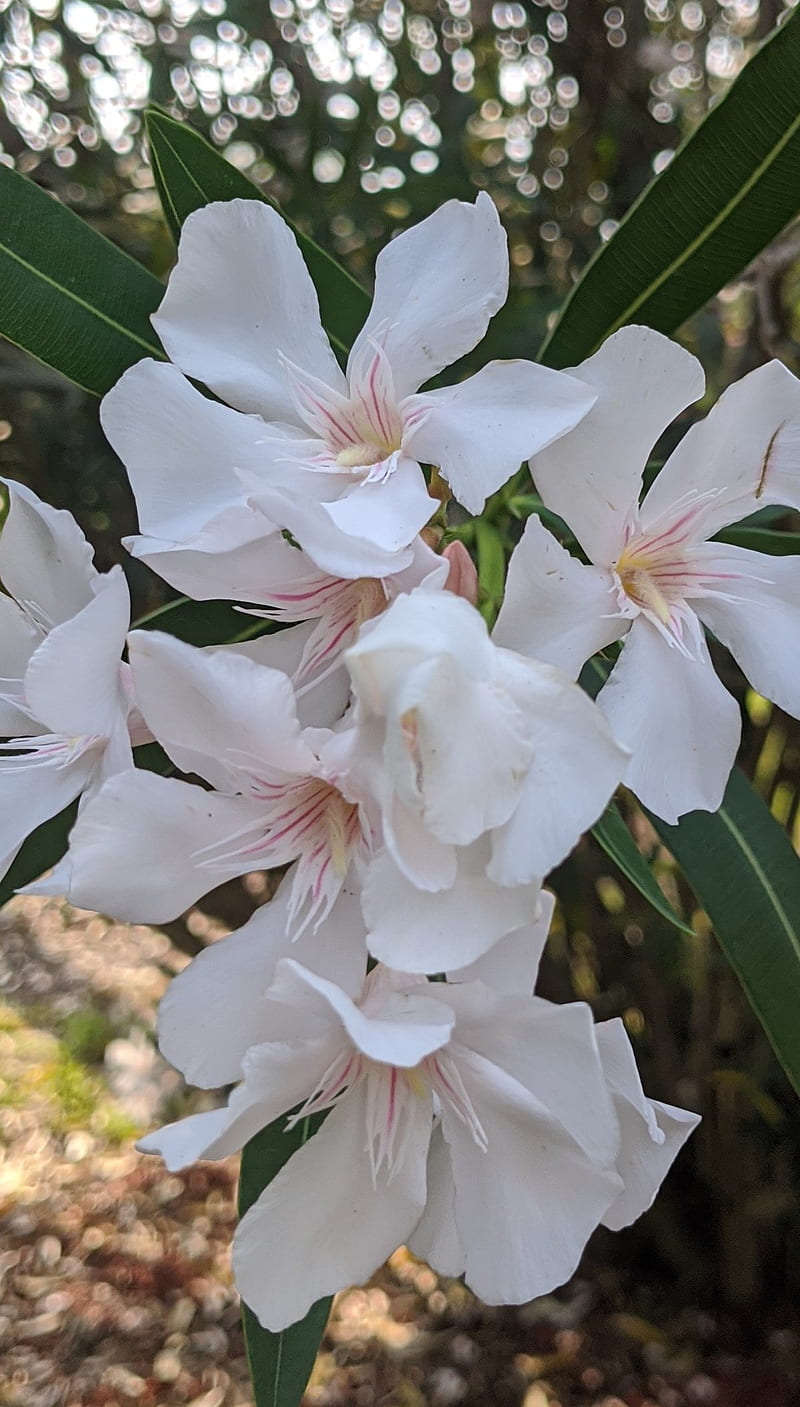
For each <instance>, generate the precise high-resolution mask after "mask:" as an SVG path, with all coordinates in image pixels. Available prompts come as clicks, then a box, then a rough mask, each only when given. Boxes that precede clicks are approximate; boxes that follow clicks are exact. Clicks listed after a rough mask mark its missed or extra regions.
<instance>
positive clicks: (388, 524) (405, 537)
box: [302, 456, 438, 576]
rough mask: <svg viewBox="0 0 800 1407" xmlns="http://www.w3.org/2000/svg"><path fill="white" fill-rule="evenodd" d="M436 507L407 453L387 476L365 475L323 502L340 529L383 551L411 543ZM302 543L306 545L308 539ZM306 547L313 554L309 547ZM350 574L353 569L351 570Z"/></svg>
mask: <svg viewBox="0 0 800 1407" xmlns="http://www.w3.org/2000/svg"><path fill="white" fill-rule="evenodd" d="M437 507H438V504H437V501H436V499H433V498H430V497H429V495H428V490H427V488H426V486H425V479H424V477H423V474H422V470H421V469H420V467H419V465H418V464H417V463H415V461H414V460H413V459H409V458H408V457H406V456H401V457H400V459H399V461H398V464H397V467H396V468H395V469H393V470H392V472H391V474H390V475H389V477H388V479H385V480H383V481H379V480H370V479H365V480H364V481H363V482H362V483H359V484H356V485H355V486H354V487H353V488H352V489H351V491H350V492H349V493H347V494H345V495H344V496H343V497H342V498H337V499H334V500H333V501H332V502H330V503H325V504H323V508H324V510H325V512H326V513H327V514H328V517H329V518H330V520H331V522H332V523H333V525H334V526H335V527H336V528H337V529H338V530H339V532H341V533H345V534H346V535H347V536H348V537H354V538H356V539H359V538H363V539H364V541H366V542H370V543H374V544H375V545H376V547H379V548H381V549H382V551H384V552H399V551H401V549H403V548H409V547H411V545H412V543H413V542H414V539H415V538H416V536H417V533H418V532H419V531H420V529H421V528H424V526H425V524H426V523H427V521H428V519H429V518H430V517H432V515H433V514H434V513H435V512H436V509H437ZM302 545H303V546H304V547H305V546H306V543H305V541H303V543H302ZM306 550H307V551H308V552H309V555H311V556H313V555H314V554H313V552H312V551H311V549H310V548H308V547H306ZM331 575H334V576H335V575H339V573H335V572H332V573H331ZM347 575H348V576H353V575H354V573H353V572H352V570H351V571H349V572H348V573H347Z"/></svg>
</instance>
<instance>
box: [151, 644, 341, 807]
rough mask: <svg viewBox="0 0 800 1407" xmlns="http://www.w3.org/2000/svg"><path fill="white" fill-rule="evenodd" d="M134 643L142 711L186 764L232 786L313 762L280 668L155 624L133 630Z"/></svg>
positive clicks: (222, 786)
mask: <svg viewBox="0 0 800 1407" xmlns="http://www.w3.org/2000/svg"><path fill="white" fill-rule="evenodd" d="M129 651H130V661H131V668H132V670H133V678H134V685H135V689H136V698H137V702H138V705H139V708H140V709H141V711H142V715H143V716H144V718H145V721H146V722H147V724H148V725H149V727H150V728H152V730H153V732H154V734H155V736H156V737H157V738H158V740H159V742H161V743H162V744H163V746H164V747H165V749H166V751H167V752H168V753H169V755H170V757H171V758H172V759H173V761H174V762H175V763H176V765H177V766H178V767H179V768H180V769H181V771H182V772H186V773H192V772H196V773H198V775H199V776H201V777H205V779H206V781H209V782H211V784H212V786H215V787H217V788H218V789H219V790H220V791H223V792H228V793H231V792H237V791H242V790H244V789H245V787H246V784H247V781H248V779H249V778H251V777H252V778H254V779H255V778H257V777H259V776H261V775H264V774H266V773H269V772H271V771H273V770H275V771H278V772H280V773H281V774H287V773H288V774H291V773H306V772H313V771H314V770H315V766H316V759H315V757H314V754H313V753H312V751H311V749H310V748H309V747H308V746H307V744H306V743H305V742H304V741H303V739H302V736H301V732H300V724H299V722H298V718H297V707H296V703H295V696H294V690H293V689H292V686H291V684H290V682H289V680H288V678H287V676H286V675H285V674H284V673H283V672H282V671H281V670H279V669H268V668H267V667H266V666H265V665H259V664H254V663H253V661H252V660H249V659H247V658H246V657H245V656H244V655H241V654H237V653H236V651H234V650H225V649H211V650H202V649H198V648H197V647H196V646H194V645H187V644H185V643H184V641H182V640H177V639H176V638H175V637H174V636H172V635H164V634H162V633H161V632H160V631H156V630H135V631H133V632H132V634H131V635H130V637H129Z"/></svg>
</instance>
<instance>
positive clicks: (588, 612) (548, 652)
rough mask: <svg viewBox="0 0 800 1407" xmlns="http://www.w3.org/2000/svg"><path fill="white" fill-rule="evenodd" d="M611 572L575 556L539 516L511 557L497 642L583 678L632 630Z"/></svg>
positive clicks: (531, 521)
mask: <svg viewBox="0 0 800 1407" xmlns="http://www.w3.org/2000/svg"><path fill="white" fill-rule="evenodd" d="M628 624H629V623H628V621H627V620H624V619H623V618H622V617H621V616H620V614H619V606H618V603H617V590H616V589H615V586H614V581H613V577H612V574H611V572H610V571H609V570H608V569H607V568H606V567H591V566H586V565H584V563H583V562H579V561H578V560H577V558H576V557H572V556H571V555H570V553H569V552H567V550H566V548H564V547H562V546H561V543H560V542H559V541H558V539H557V538H555V537H554V536H553V534H552V533H551V532H548V530H547V528H546V527H544V525H543V523H542V522H541V520H540V519H539V518H537V517H536V516H535V515H534V516H531V517H530V518H529V519H528V521H527V523H526V525H525V531H524V533H523V534H522V537H521V538H520V540H519V542H518V543H517V546H516V547H515V548H514V551H513V552H512V554H511V560H510V562H509V564H508V575H507V577H506V594H505V597H504V600H503V604H502V606H501V607H500V613H499V615H498V617H497V621H496V623H495V627H494V630H493V631H492V639H493V640H494V642H495V644H496V645H502V646H504V647H505V648H506V649H510V650H519V651H520V653H521V654H523V655H527V656H528V658H529V659H536V660H541V661H542V663H543V664H552V665H556V666H557V668H558V669H563V671H564V673H565V674H567V675H569V677H570V679H577V677H578V674H579V673H580V671H581V668H582V667H583V665H584V664H585V662H586V660H588V659H589V658H590V656H591V655H593V654H595V653H596V652H597V651H598V650H604V649H605V648H606V646H607V645H610V644H612V643H613V642H614V641H615V640H618V639H619V637H620V635H622V634H624V632H625V631H626V630H627V629H628Z"/></svg>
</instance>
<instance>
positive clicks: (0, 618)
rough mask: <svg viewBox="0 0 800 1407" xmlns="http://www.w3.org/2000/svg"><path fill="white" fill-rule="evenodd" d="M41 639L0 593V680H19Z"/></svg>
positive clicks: (10, 602) (18, 609) (23, 614)
mask: <svg viewBox="0 0 800 1407" xmlns="http://www.w3.org/2000/svg"><path fill="white" fill-rule="evenodd" d="M0 541H2V539H0ZM41 639H42V637H41V634H40V632H39V631H38V630H37V629H36V628H35V627H34V625H33V624H32V623H31V620H30V617H29V616H27V615H26V614H25V612H24V611H23V610H22V609H21V608H20V607H19V606H18V605H17V603H16V601H12V599H11V597H10V596H6V595H5V594H4V593H3V592H0V680H4V681H5V680H11V679H18V680H21V679H22V677H23V675H24V673H25V670H26V669H27V667H28V661H29V659H30V657H31V655H32V654H33V652H34V650H35V649H36V646H37V645H38V644H40V642H41ZM0 687H1V686H0Z"/></svg>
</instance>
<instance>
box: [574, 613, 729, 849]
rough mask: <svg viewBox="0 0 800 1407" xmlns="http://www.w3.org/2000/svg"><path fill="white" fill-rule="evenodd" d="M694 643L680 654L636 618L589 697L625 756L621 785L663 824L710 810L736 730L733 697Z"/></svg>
mask: <svg viewBox="0 0 800 1407" xmlns="http://www.w3.org/2000/svg"><path fill="white" fill-rule="evenodd" d="M698 641H699V647H700V650H701V654H700V657H699V658H697V659H691V658H688V657H687V656H686V655H684V654H682V653H681V651H680V650H676V649H672V648H671V647H670V646H669V645H668V644H667V642H666V640H665V639H664V637H663V635H661V634H660V632H659V631H658V630H656V629H655V628H654V627H653V626H652V625H651V624H650V622H649V621H648V620H645V619H644V618H643V617H639V618H638V619H637V620H635V621H634V623H633V625H632V627H631V629H630V631H629V633H628V635H627V636H626V639H625V644H624V646H623V648H622V653H621V655H620V657H619V659H618V660H617V663H616V664H615V665H614V668H613V670H612V671H611V674H610V676H609V679H608V682H607V683H606V684H605V685H604V687H603V688H602V689H601V691H600V693H599V695H598V698H597V703H598V706H599V707H600V709H601V710H602V712H603V714H604V715H605V717H606V718H607V719H608V722H609V724H610V725H611V730H612V732H613V733H614V736H615V737H617V738H618V739H619V741H620V742H621V743H622V744H623V745H624V746H625V747H627V748H629V749H630V751H631V754H632V755H631V758H630V760H629V762H628V763H627V766H626V768H625V773H624V777H623V780H624V782H625V783H626V785H627V786H629V787H630V788H631V791H633V792H634V793H635V794H636V796H638V798H639V800H640V801H641V802H642V803H643V805H645V806H648V807H649V808H650V810H651V811H654V812H655V814H656V815H657V816H661V817H662V819H663V820H665V821H668V822H669V824H670V825H675V823H676V822H677V820H678V818H679V817H680V816H683V815H685V813H686V812H687V811H716V810H717V809H718V807H719V806H720V804H721V802H722V796H723V793H724V791H725V786H726V784H727V781H728V777H729V775H730V770H731V768H732V766H733V763H734V759H735V757H736V749H737V748H738V746H739V737H740V734H741V719H740V716H739V709H738V706H737V704H736V701H735V699H733V698H732V697H731V695H730V694H729V693H728V691H727V689H726V688H725V687H724V686H723V685H722V684H721V683H720V681H719V679H718V678H717V676H716V674H715V672H714V666H713V665H712V663H711V657H710V656H709V653H708V649H707V648H706V645H705V642H704V641H703V639H702V637H701V636H700V637H698Z"/></svg>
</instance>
